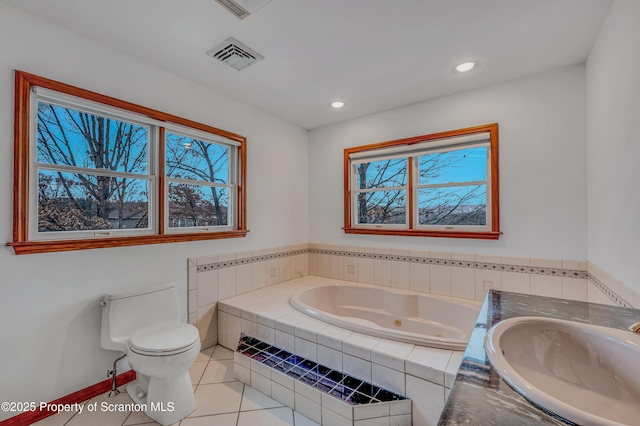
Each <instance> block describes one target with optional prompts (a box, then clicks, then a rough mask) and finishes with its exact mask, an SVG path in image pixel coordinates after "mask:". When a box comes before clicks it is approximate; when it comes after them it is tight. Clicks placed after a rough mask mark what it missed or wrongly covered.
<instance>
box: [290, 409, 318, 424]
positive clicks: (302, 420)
mask: <svg viewBox="0 0 640 426" xmlns="http://www.w3.org/2000/svg"><path fill="white" fill-rule="evenodd" d="M293 421H294V423H295V425H296V426H320V425H319V424H318V423H316V422H314V421H313V420H311V419H310V418H308V417H305V416H303V415H302V414H300V413H296V412H295V411H294V412H293Z"/></svg>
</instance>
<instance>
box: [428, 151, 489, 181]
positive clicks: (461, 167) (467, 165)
mask: <svg viewBox="0 0 640 426" xmlns="http://www.w3.org/2000/svg"><path fill="white" fill-rule="evenodd" d="M419 161H420V185H429V184H439V183H450V182H476V181H484V180H487V147H485V146H482V147H478V148H468V149H459V150H456V151H448V152H436V153H433V154H427V155H421V156H420V157H419Z"/></svg>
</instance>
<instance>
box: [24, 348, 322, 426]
mask: <svg viewBox="0 0 640 426" xmlns="http://www.w3.org/2000/svg"><path fill="white" fill-rule="evenodd" d="M189 374H190V375H191V383H192V384H193V388H194V390H195V396H196V409H195V411H194V412H193V413H191V414H190V415H189V416H188V417H187V418H185V419H183V420H182V421H180V422H178V423H175V425H174V426H176V425H179V426H256V425H260V426H286V425H292V426H317V423H315V422H313V421H311V420H309V419H308V418H306V417H304V416H302V415H300V414H299V413H294V412H293V411H292V410H291V409H290V408H288V407H285V406H283V405H282V404H280V403H279V402H277V401H275V400H273V399H271V398H269V397H268V396H266V395H264V394H263V393H260V392H258V391H257V390H255V389H253V388H251V387H249V386H246V385H245V384H243V383H242V382H239V381H237V380H235V379H234V378H233V352H232V351H230V350H228V349H226V348H224V347H222V346H214V347H213V348H209V349H205V350H204V351H202V352H201V353H200V355H199V356H198V359H196V362H194V363H193V365H192V366H191V368H190V369H189ZM121 391H122V393H121V394H120V395H118V396H117V397H115V398H107V397H106V396H105V395H100V396H97V397H95V398H93V399H92V400H91V401H90V402H95V401H100V402H102V401H108V402H109V403H113V404H127V403H131V402H132V401H131V399H130V398H129V395H128V394H127V393H126V392H125V390H124V389H121ZM100 402H99V405H100ZM35 424H36V425H38V426H63V425H64V426H94V425H100V426H130V425H157V424H158V423H156V422H154V421H153V420H151V419H150V418H149V417H147V416H146V415H145V414H144V413H140V412H100V411H98V412H92V413H89V412H86V411H84V412H82V413H59V414H56V415H54V416H51V417H48V418H46V419H44V420H41V421H39V422H37V423H35Z"/></svg>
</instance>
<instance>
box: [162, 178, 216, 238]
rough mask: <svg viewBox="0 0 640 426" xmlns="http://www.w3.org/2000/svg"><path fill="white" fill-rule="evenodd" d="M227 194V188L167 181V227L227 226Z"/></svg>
mask: <svg viewBox="0 0 640 426" xmlns="http://www.w3.org/2000/svg"><path fill="white" fill-rule="evenodd" d="M228 194H229V191H228V189H227V188H217V187H213V186H200V185H185V184H182V183H173V182H171V183H169V227H170V228H185V227H194V226H227V225H228V224H229V223H228V219H227V215H228V213H229V195H228Z"/></svg>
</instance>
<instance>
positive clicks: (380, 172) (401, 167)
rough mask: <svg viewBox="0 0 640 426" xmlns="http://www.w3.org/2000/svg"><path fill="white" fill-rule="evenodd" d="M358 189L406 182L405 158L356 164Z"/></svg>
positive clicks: (398, 184)
mask: <svg viewBox="0 0 640 426" xmlns="http://www.w3.org/2000/svg"><path fill="white" fill-rule="evenodd" d="M356 174H357V175H358V189H369V188H389V187H398V186H405V185H406V184H407V159H406V158H400V159H395V160H382V161H372V162H370V163H362V164H358V165H356Z"/></svg>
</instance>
